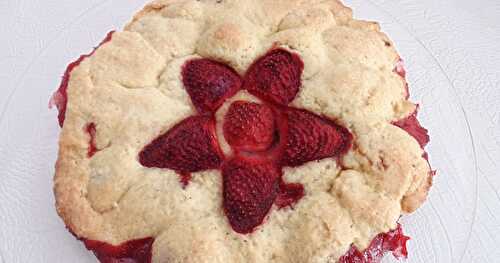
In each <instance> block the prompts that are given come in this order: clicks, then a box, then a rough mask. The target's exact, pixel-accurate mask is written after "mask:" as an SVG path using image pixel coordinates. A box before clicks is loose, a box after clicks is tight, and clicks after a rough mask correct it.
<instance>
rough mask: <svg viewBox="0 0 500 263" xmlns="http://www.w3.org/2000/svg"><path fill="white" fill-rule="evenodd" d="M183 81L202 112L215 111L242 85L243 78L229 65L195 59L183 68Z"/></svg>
mask: <svg viewBox="0 0 500 263" xmlns="http://www.w3.org/2000/svg"><path fill="white" fill-rule="evenodd" d="M182 82H183V83H184V87H185V88H186V90H187V92H188V94H189V96H191V101H192V102H193V104H194V106H195V107H196V109H197V110H198V111H199V112H200V113H213V112H215V111H216V110H217V109H218V108H219V107H220V106H221V105H222V103H224V101H225V100H226V99H227V98H229V97H231V96H233V95H234V94H235V93H236V92H237V91H238V90H239V89H240V87H241V83H242V81H241V78H240V76H239V75H238V73H236V71H234V70H233V69H232V68H230V67H229V66H226V65H224V64H222V63H219V62H216V61H213V60H210V59H194V60H190V61H188V62H186V64H185V65H184V67H183V68H182Z"/></svg>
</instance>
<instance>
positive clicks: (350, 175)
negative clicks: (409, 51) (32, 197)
mask: <svg viewBox="0 0 500 263" xmlns="http://www.w3.org/2000/svg"><path fill="white" fill-rule="evenodd" d="M52 102H53V104H55V105H56V106H57V108H58V109H59V123H60V125H61V126H62V132H61V135H60V143H59V146H60V150H59V157H58V161H57V165H56V175H55V179H54V180H55V195H56V201H57V204H56V206H57V211H58V213H59V215H60V216H61V217H62V219H63V220H64V222H65V224H66V226H67V227H68V229H69V230H70V231H71V233H73V234H74V235H75V236H76V237H77V238H78V239H80V240H81V241H83V242H84V244H85V246H86V248H87V249H89V250H92V251H93V252H94V254H95V255H96V257H97V258H98V259H99V260H100V262H106V263H108V262H127V263H134V262H135V263H151V262H152V263H160V262H161V263H203V262H205V263H219V262H220V263H232V262H236V263H266V262H274V263H313V262H318V263H319V262H379V261H380V259H381V258H382V257H383V256H384V254H386V253H392V254H393V255H394V256H396V257H398V258H399V257H406V256H407V250H406V241H407V240H408V239H409V238H408V237H407V236H405V235H404V234H403V231H402V229H401V226H400V225H399V224H398V220H399V218H400V216H401V215H403V214H407V213H411V212H413V211H415V210H416V209H417V208H418V207H419V206H420V205H421V204H422V203H423V202H424V200H425V198H426V196H427V192H428V190H429V188H430V186H431V182H432V176H433V172H432V170H431V168H430V166H429V164H428V162H427V154H426V153H425V151H424V150H423V147H424V146H425V145H426V144H427V142H428V140H429V139H428V136H427V130H426V129H424V128H422V127H421V126H420V124H419V122H418V121H417V119H416V113H417V108H418V107H417V105H416V104H414V103H412V102H410V101H409V100H408V89H407V83H406V81H405V71H404V69H403V65H402V63H401V59H400V57H399V55H398V54H397V52H396V50H395V48H394V46H393V43H392V42H391V41H390V40H389V39H388V38H387V36H386V35H385V34H383V33H381V32H380V28H379V25H378V24H377V23H374V22H367V21H361V20H355V19H353V17H352V12H351V10H350V9H349V8H347V7H345V6H344V5H342V4H341V3H340V2H339V1H338V0H316V1H309V0H308V1H306V0H252V1H249V0H245V1H244V0H217V1H215V0H159V1H154V2H152V3H150V4H149V5H147V6H146V7H145V8H144V9H143V10H142V11H140V12H139V13H138V14H137V15H136V16H135V17H134V18H133V20H132V22H130V23H129V24H128V25H127V26H126V27H125V29H124V30H123V31H120V32H112V33H110V34H109V35H108V36H107V37H106V39H105V40H104V41H103V42H102V43H101V45H100V46H99V47H98V48H96V49H95V50H94V51H93V52H92V53H91V54H89V55H84V56H82V57H81V58H80V59H78V60H77V61H75V62H73V63H72V64H70V65H69V67H68V69H67V71H66V73H65V75H64V78H63V81H62V84H61V86H60V88H59V90H58V91H57V92H56V94H55V95H54V97H53V100H52Z"/></svg>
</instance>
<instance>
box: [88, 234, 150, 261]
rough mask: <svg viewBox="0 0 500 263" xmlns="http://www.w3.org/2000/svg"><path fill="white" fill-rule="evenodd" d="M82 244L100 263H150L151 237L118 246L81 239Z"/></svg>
mask: <svg viewBox="0 0 500 263" xmlns="http://www.w3.org/2000/svg"><path fill="white" fill-rule="evenodd" d="M83 242H84V244H85V247H86V248H87V249H88V250H91V251H92V252H94V254H95V256H96V257H97V259H99V261H100V262H101V263H119V262H123V263H125V262H128V263H151V258H152V253H151V250H152V247H153V242H154V239H153V238H151V237H148V238H143V239H136V240H131V241H128V242H125V243H123V244H120V245H118V246H113V245H110V244H108V243H104V242H100V241H94V240H88V239H83Z"/></svg>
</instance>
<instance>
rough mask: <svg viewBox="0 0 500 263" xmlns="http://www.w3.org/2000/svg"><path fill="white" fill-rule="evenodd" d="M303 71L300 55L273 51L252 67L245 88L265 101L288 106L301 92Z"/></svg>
mask: <svg viewBox="0 0 500 263" xmlns="http://www.w3.org/2000/svg"><path fill="white" fill-rule="evenodd" d="M303 70H304V63H303V62H302V60H301V59H300V57H299V56H298V55H296V54H293V53H290V52H288V51H286V50H284V49H273V50H271V51H270V52H268V53H267V54H266V55H264V56H263V57H261V58H259V59H258V60H257V61H256V62H255V63H254V64H253V65H252V66H250V69H249V70H248V72H247V74H246V76H245V85H244V87H245V88H246V89H247V90H248V91H249V92H250V93H252V94H253V95H255V96H258V97H260V98H262V99H264V100H267V101H271V102H274V103H278V104H282V105H287V104H288V103H290V102H291V101H292V100H293V99H294V98H295V96H296V95H297V93H298V92H299V88H300V86H301V85H302V84H301V75H302V71H303Z"/></svg>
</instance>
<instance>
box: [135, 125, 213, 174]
mask: <svg viewBox="0 0 500 263" xmlns="http://www.w3.org/2000/svg"><path fill="white" fill-rule="evenodd" d="M222 159H223V155H222V152H221V150H220V148H219V144H218V142H217V139H216V136H215V121H214V120H213V118H211V117H207V116H194V117H189V118H187V119H185V120H183V121H182V122H180V123H179V124H177V125H176V126H174V127H173V128H172V129H170V130H169V131H167V132H166V133H165V134H163V135H161V136H160V137H158V138H156V139H155V140H153V142H151V143H150V144H149V145H147V146H146V147H145V148H144V149H143V150H142V151H141V152H140V154H139V162H140V163H141V164H142V165H143V166H145V167H156V168H168V169H173V170H176V171H178V172H179V173H181V174H185V173H191V172H198V171H202V170H207V169H216V168H218V167H219V166H220V164H221V162H222Z"/></svg>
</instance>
